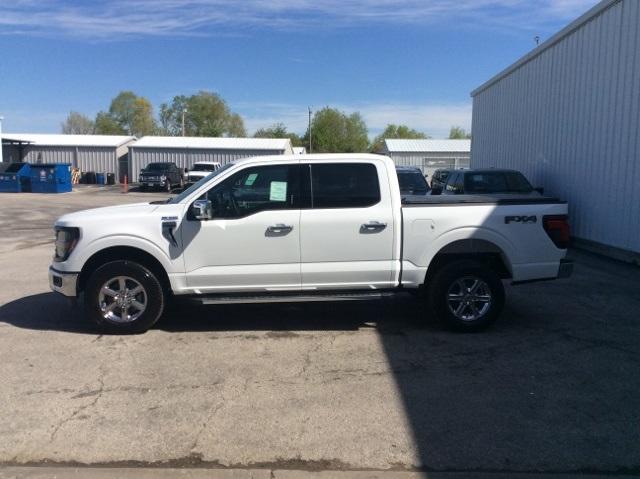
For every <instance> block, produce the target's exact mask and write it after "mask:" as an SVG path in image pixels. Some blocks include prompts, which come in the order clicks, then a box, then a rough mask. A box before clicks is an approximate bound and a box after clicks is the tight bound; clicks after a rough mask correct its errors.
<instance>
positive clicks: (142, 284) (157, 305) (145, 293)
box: [84, 260, 165, 334]
mask: <svg viewBox="0 0 640 479" xmlns="http://www.w3.org/2000/svg"><path fill="white" fill-rule="evenodd" d="M164 303H165V298H164V291H163V289H162V285H161V284H160V281H158V279H157V278H156V276H155V275H154V274H153V273H152V272H151V271H150V270H149V269H147V268H146V267H145V266H143V265H141V264H138V263H135V262H133V261H126V260H124V261H112V262H109V263H106V264H104V265H102V266H101V267H99V268H98V269H96V270H95V271H94V272H93V274H92V275H91V276H90V277H89V280H88V281H87V287H86V288H85V291H84V305H85V312H86V315H87V316H88V317H89V319H91V320H92V321H93V322H94V323H96V324H97V325H98V327H99V328H100V330H102V331H104V332H106V333H116V334H133V333H142V332H144V331H146V330H147V329H149V328H150V327H151V326H153V325H154V324H155V322H156V321H157V320H158V318H160V316H161V315H162V311H163V309H164Z"/></svg>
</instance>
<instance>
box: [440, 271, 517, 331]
mask: <svg viewBox="0 0 640 479" xmlns="http://www.w3.org/2000/svg"><path fill="white" fill-rule="evenodd" d="M427 298H428V302H429V307H430V309H431V310H432V311H433V312H435V314H436V316H437V317H438V318H439V319H441V320H442V321H444V323H445V324H446V325H447V326H449V327H450V328H452V329H455V330H457V331H469V332H471V331H480V330H482V329H485V328H487V327H489V326H490V325H491V324H492V323H493V322H494V321H495V320H496V319H497V318H498V316H500V313H501V312H502V308H503V307H504V286H503V285H502V281H501V279H500V277H499V276H498V275H497V274H496V272H495V271H493V270H492V269H491V268H490V267H489V266H487V265H485V264H483V263H480V262H477V261H472V260H458V261H453V262H452V263H449V264H447V265H445V266H443V267H442V268H440V269H439V270H438V271H437V272H436V273H435V274H434V276H433V278H431V279H430V280H429V282H428V289H427Z"/></svg>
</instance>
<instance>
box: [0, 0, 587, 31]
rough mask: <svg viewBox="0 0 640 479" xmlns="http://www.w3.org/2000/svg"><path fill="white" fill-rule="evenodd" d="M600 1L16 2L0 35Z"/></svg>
mask: <svg viewBox="0 0 640 479" xmlns="http://www.w3.org/2000/svg"><path fill="white" fill-rule="evenodd" d="M595 3H597V0H539V1H538V2H531V1H530V0H112V1H109V2H106V1H104V2H82V3H75V2H74V3H67V2H65V1H63V0H17V1H13V2H2V5H0V34H31V35H59V34H64V35H70V36H80V37H89V38H97V39H114V38H121V37H122V36H125V37H127V36H149V35H210V34H214V33H215V34H216V35H219V34H242V33H243V32H245V31H246V30H247V29H251V28H256V27H259V28H267V29H278V30H282V29H285V30H297V29H310V28H322V29H326V28H341V27H348V26H354V25H358V26H360V25H366V24H419V25H423V24H439V25H441V24H442V23H443V22H445V23H446V22H449V23H451V24H454V25H456V26H457V27H458V28H461V27H464V26H467V27H470V26H473V27H489V28H495V27H500V28H504V27H508V28H516V29H519V30H522V29H525V30H535V29H537V28H540V27H542V26H544V25H553V26H555V23H557V22H560V21H566V20H570V19H571V18H574V17H577V16H578V15H579V14H581V13H582V12H584V11H585V10H586V9H588V8H589V7H591V6H593V5H594V4H595Z"/></svg>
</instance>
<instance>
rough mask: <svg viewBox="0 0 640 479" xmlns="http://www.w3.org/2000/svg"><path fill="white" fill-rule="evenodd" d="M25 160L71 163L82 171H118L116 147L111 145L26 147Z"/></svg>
mask: <svg viewBox="0 0 640 479" xmlns="http://www.w3.org/2000/svg"><path fill="white" fill-rule="evenodd" d="M24 161H27V162H29V163H34V164H36V163H70V164H71V165H72V166H73V167H75V168H80V170H81V171H83V172H85V171H94V172H97V173H115V174H116V177H117V173H118V158H117V157H116V149H115V148H111V147H97V146H93V147H86V146H83V147H73V146H37V145H30V146H25V147H24Z"/></svg>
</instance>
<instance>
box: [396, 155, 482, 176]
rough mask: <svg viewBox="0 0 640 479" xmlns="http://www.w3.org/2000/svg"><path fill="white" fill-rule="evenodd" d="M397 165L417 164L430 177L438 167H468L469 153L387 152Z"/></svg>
mask: <svg viewBox="0 0 640 479" xmlns="http://www.w3.org/2000/svg"><path fill="white" fill-rule="evenodd" d="M388 156H389V157H390V158H391V159H392V160H393V161H394V163H395V164H396V165H398V166H417V167H418V168H420V169H421V170H422V173H423V174H424V175H427V177H428V178H429V179H430V178H431V176H432V175H433V172H434V171H435V170H437V169H439V168H469V161H470V160H469V156H470V155H469V154H464V153H459V152H451V153H446V152H424V153H416V152H411V153H397V152H394V153H388Z"/></svg>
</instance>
